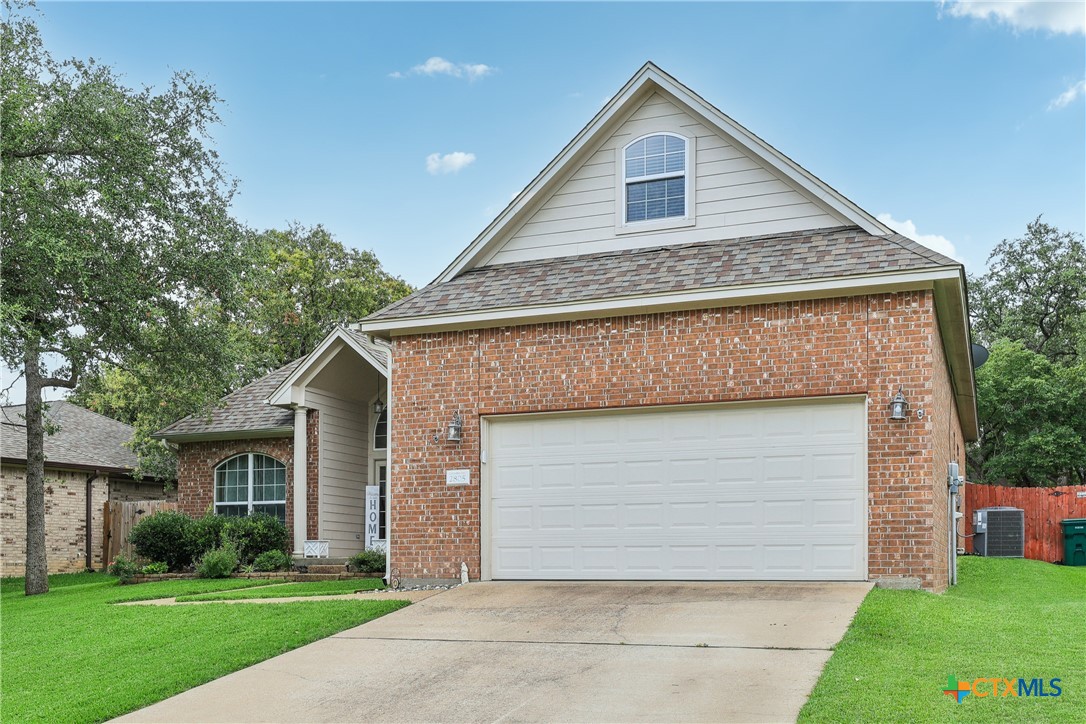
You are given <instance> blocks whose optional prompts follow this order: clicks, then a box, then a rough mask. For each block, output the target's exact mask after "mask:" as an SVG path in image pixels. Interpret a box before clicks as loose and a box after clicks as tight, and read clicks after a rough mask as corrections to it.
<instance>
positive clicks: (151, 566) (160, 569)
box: [141, 561, 170, 574]
mask: <svg viewBox="0 0 1086 724" xmlns="http://www.w3.org/2000/svg"><path fill="white" fill-rule="evenodd" d="M141 570H142V571H143V572H144V573H148V574H155V573H166V572H167V571H169V570H170V567H169V566H167V565H166V564H165V563H163V562H162V561H156V562H155V563H148V564H147V565H146V566H144V567H143V568H142V569H141Z"/></svg>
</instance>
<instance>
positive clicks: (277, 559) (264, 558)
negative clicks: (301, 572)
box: [253, 550, 291, 571]
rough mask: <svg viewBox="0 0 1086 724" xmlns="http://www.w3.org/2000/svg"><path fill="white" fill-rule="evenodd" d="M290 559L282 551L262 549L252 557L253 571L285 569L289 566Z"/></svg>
mask: <svg viewBox="0 0 1086 724" xmlns="http://www.w3.org/2000/svg"><path fill="white" fill-rule="evenodd" d="M290 564H291V559H290V556H289V555H287V554H286V553H285V552H284V551H281V550H271V551H264V552H263V553H261V554H260V555H258V556H257V557H256V558H254V559H253V570H254V571H285V570H287V569H288V568H290Z"/></svg>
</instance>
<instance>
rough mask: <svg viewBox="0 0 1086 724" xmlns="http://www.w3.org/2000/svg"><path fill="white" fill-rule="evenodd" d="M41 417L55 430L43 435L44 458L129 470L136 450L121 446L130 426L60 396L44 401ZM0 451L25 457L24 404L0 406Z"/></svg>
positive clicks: (7, 456) (9, 456) (58, 462)
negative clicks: (43, 415)
mask: <svg viewBox="0 0 1086 724" xmlns="http://www.w3.org/2000/svg"><path fill="white" fill-rule="evenodd" d="M45 404H46V406H47V407H46V410H45V418H46V421H47V424H48V423H52V424H54V425H56V426H57V428H58V429H57V431H56V432H55V433H54V434H52V435H48V434H47V435H46V436H45V462H46V463H47V464H51V465H63V464H68V465H81V466H87V467H96V468H109V469H114V470H131V469H132V468H134V467H135V466H136V462H137V460H136V454H135V453H134V452H132V451H131V450H129V449H128V448H127V447H125V444H126V443H128V442H129V441H130V440H131V439H132V435H133V433H134V432H135V431H134V430H133V429H132V427H131V426H129V425H126V424H124V423H123V422H118V421H117V420H112V419H110V418H108V417H105V416H104V415H99V414H98V413H97V412H92V411H90V410H88V409H86V408H83V407H79V406H78V405H73V404H72V403H70V402H65V401H64V400H57V401H53V402H47V403H45ZM0 455H2V456H3V457H4V458H5V459H9V460H26V405H9V406H7V407H3V408H0Z"/></svg>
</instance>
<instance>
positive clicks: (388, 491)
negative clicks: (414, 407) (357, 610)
mask: <svg viewBox="0 0 1086 724" xmlns="http://www.w3.org/2000/svg"><path fill="white" fill-rule="evenodd" d="M370 341H372V342H373V343H374V345H376V346H379V347H381V348H383V349H384V350H385V354H387V355H388V376H387V377H386V378H385V399H386V400H388V402H386V403H385V404H386V406H387V410H388V433H389V434H388V443H387V445H388V449H387V450H386V452H385V454H386V455H387V458H386V459H385V465H386V466H387V467H386V469H385V475H386V476H387V477H386V478H385V516H386V520H385V585H386V586H391V585H392V511H393V510H395V508H394V506H393V505H392V500H393V495H392V491H393V489H394V486H393V485H392V481H393V480H394V476H393V473H394V472H395V470H396V469H395V468H394V467H393V465H392V426H393V425H395V424H396V409H395V407H393V403H392V345H391V344H389V343H388V342H386V341H385V340H383V339H379V338H377V337H374V336H373V335H372V334H371V335H370Z"/></svg>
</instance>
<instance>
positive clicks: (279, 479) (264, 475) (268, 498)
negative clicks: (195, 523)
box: [215, 452, 287, 523]
mask: <svg viewBox="0 0 1086 724" xmlns="http://www.w3.org/2000/svg"><path fill="white" fill-rule="evenodd" d="M215 512H216V513H218V514H219V515H230V516H246V515H249V514H250V513H268V514H269V515H274V516H276V517H277V518H279V520H281V521H283V522H284V523H286V519H287V468H286V466H285V465H283V463H281V462H279V461H278V460H276V459H275V458H273V457H270V456H268V455H263V454H261V453H251V452H250V453H241V454H240V455H235V456H234V457H232V458H227V459H226V460H223V461H222V462H221V463H219V464H218V465H217V466H216V467H215Z"/></svg>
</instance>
